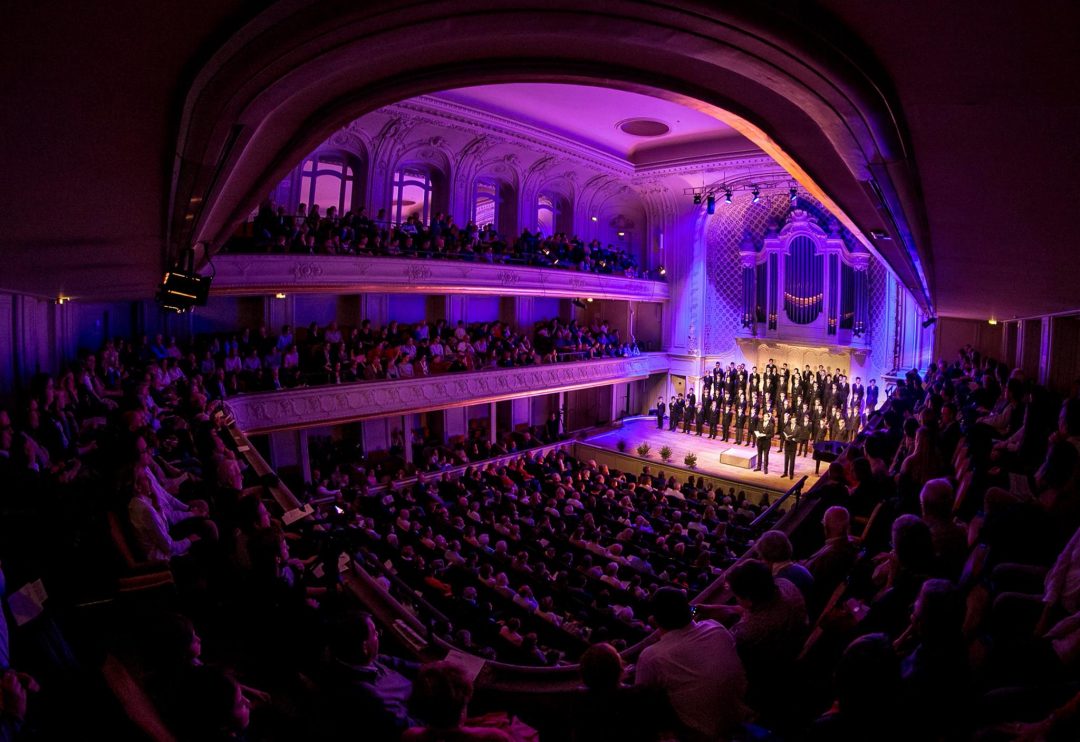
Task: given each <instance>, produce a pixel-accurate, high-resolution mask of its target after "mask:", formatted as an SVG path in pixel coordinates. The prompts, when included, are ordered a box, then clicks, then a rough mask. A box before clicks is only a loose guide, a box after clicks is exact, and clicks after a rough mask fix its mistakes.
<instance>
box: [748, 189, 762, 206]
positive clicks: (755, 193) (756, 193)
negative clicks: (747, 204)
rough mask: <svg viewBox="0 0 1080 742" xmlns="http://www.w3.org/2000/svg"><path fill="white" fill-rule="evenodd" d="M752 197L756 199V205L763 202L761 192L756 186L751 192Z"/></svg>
mask: <svg viewBox="0 0 1080 742" xmlns="http://www.w3.org/2000/svg"><path fill="white" fill-rule="evenodd" d="M750 195H752V196H753V197H754V201H753V203H755V204H756V203H760V201H761V191H759V190H758V189H757V186H754V190H752V191H750Z"/></svg>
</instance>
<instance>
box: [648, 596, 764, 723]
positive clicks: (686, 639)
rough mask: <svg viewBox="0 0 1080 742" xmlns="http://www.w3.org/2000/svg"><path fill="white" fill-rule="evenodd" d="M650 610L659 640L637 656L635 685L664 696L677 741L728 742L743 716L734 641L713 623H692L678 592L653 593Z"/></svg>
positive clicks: (740, 669) (742, 688)
mask: <svg viewBox="0 0 1080 742" xmlns="http://www.w3.org/2000/svg"><path fill="white" fill-rule="evenodd" d="M651 609H652V617H651V618H652V621H653V622H654V623H655V625H656V626H657V628H659V630H660V640H659V641H658V642H656V643H655V644H652V645H650V646H648V647H646V648H645V649H644V650H643V651H642V652H641V657H640V659H639V660H638V665H637V674H636V680H635V682H636V683H637V684H638V685H644V686H652V687H657V688H662V689H663V690H665V691H666V692H667V695H668V699H669V700H670V701H671V705H672V707H673V708H674V709H675V714H676V715H677V716H678V718H679V721H680V722H681V724H682V725H683V727H684V730H685V731H684V735H683V736H682V739H686V740H692V741H695V742H696V741H698V740H700V741H702V742H704V740H717V739H727V738H729V737H730V736H731V734H732V733H733V732H734V731H735V730H736V728H737V727H738V725H739V724H740V723H741V722H742V721H743V720H744V719H745V718H746V717H747V708H746V706H745V705H744V703H743V699H744V698H745V696H746V672H745V670H744V669H743V665H742V660H740V659H739V654H738V652H737V651H736V649H735V639H734V638H733V637H732V635H731V633H730V632H729V631H728V630H727V629H726V628H724V626H723V625H722V624H720V623H718V622H717V621H711V620H709V621H694V620H693V616H692V612H691V609H690V604H689V602H688V600H687V598H686V593H685V592H684V591H682V590H679V589H677V588H672V587H664V588H660V589H659V590H657V591H656V593H655V594H654V595H653V598H652V603H651Z"/></svg>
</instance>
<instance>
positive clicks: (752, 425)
mask: <svg viewBox="0 0 1080 742" xmlns="http://www.w3.org/2000/svg"><path fill="white" fill-rule="evenodd" d="M763 411H764V408H763V407H762V403H761V397H758V396H754V397H752V398H751V399H750V404H749V405H748V406H747V410H746V423H747V425H746V445H748V446H754V445H755V441H756V440H757V438H756V437H755V436H754V433H755V432H756V431H757V429H758V423H760V422H761V413H762V412H763Z"/></svg>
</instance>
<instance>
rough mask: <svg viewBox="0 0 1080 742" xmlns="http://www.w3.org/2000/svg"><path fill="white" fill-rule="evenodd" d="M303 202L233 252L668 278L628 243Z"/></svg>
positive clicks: (263, 213) (273, 216)
mask: <svg viewBox="0 0 1080 742" xmlns="http://www.w3.org/2000/svg"><path fill="white" fill-rule="evenodd" d="M319 211H320V210H319V206H318V205H317V204H312V206H311V208H310V209H308V208H307V206H306V204H302V203H301V204H300V205H299V207H298V208H297V212H296V214H288V213H286V209H285V207H283V206H278V205H275V204H274V203H273V202H272V201H267V202H265V203H264V204H263V205H262V206H261V207H260V208H259V212H258V214H257V215H256V217H255V219H254V223H253V225H252V227H253V231H254V235H253V236H252V237H250V238H234V239H233V241H232V242H231V243H230V244H229V245H228V249H229V250H230V251H233V252H241V251H247V252H251V251H254V252H268V253H292V254H304V255H372V256H388V257H397V258H426V259H443V260H463V261H469V262H477V263H489V264H500V265H535V266H541V267H545V268H561V269H565V270H577V271H584V272H589V273H603V274H614V275H620V276H626V277H627V278H647V279H652V280H664V271H663V269H657V270H655V271H648V270H646V269H643V268H639V267H638V264H637V259H636V258H635V257H634V256H633V255H631V254H630V253H629V252H628V251H627V250H625V249H624V248H622V247H616V246H614V245H611V244H608V245H607V246H604V245H602V244H601V242H600V240H592V241H591V242H589V243H586V242H585V241H584V240H582V239H580V238H578V237H577V236H576V235H575V236H573V237H569V236H568V235H566V234H563V233H556V234H552V235H547V236H545V235H544V234H542V233H541V232H540V231H537V232H530V231H528V230H526V231H524V232H522V233H521V235H520V237H518V238H517V239H513V238H509V237H505V236H503V235H500V234H499V233H498V231H497V230H496V229H495V227H494V225H492V224H488V225H477V224H475V223H474V222H469V223H468V224H466V225H465V227H464V228H462V227H459V226H458V225H457V224H455V223H454V219H453V217H452V216H450V215H449V214H445V213H439V214H435V216H434V217H433V218H432V220H431V223H430V224H425V223H424V222H423V221H422V220H420V219H419V218H417V217H416V216H410V217H407V218H406V220H405V221H404V222H402V223H401V224H397V225H393V224H390V223H389V222H387V221H386V220H385V219H383V218H381V217H380V218H376V219H370V218H369V217H368V216H367V214H366V210H365V209H362V208H361V209H359V210H357V211H347V212H345V213H344V214H342V215H340V216H339V215H338V214H337V213H336V209H334V208H333V207H331V208H330V209H328V210H327V212H326V214H325V215H321V214H320V213H319Z"/></svg>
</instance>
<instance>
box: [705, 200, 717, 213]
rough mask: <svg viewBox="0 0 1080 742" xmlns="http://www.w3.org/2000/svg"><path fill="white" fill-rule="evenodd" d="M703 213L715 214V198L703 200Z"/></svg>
mask: <svg viewBox="0 0 1080 742" xmlns="http://www.w3.org/2000/svg"><path fill="white" fill-rule="evenodd" d="M705 212H706V213H708V214H715V213H716V197H715V196H709V197H708V198H707V199H705Z"/></svg>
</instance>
